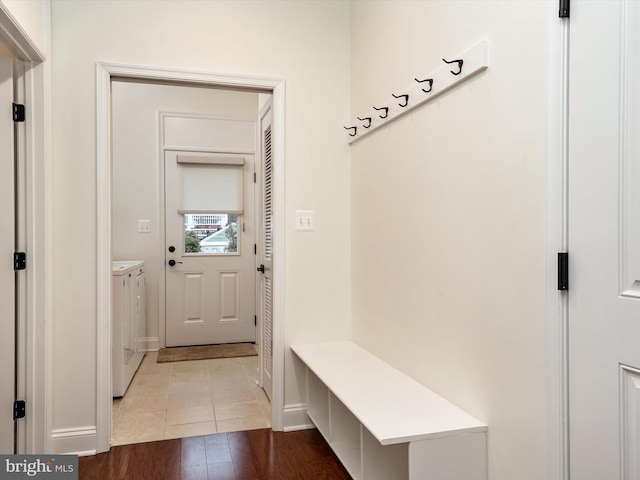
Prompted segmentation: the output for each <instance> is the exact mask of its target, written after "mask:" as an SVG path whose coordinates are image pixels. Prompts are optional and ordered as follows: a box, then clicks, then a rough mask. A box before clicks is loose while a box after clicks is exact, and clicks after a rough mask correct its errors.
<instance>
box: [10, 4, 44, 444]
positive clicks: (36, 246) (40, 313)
mask: <svg viewBox="0 0 640 480" xmlns="http://www.w3.org/2000/svg"><path fill="white" fill-rule="evenodd" d="M42 20H43V24H44V25H45V29H46V32H45V38H46V39H47V41H48V38H49V31H48V28H49V25H50V10H49V8H48V7H46V6H45V9H44V11H43V19H42ZM0 39H1V40H2V42H3V43H4V44H5V45H6V46H7V48H8V49H9V50H10V51H11V52H12V53H13V55H14V56H15V57H16V59H17V60H18V83H19V86H18V92H17V94H18V96H19V98H20V101H23V102H24V104H25V110H26V112H25V113H26V118H27V121H26V122H25V124H24V129H22V131H21V133H20V136H19V138H18V142H19V148H20V149H22V150H23V151H22V152H19V155H20V161H21V162H23V165H22V166H21V168H23V171H24V184H23V185H24V189H25V191H24V194H23V195H22V199H23V200H24V202H25V205H24V206H23V211H20V212H19V215H20V216H21V218H23V221H24V225H23V227H22V229H23V231H22V238H21V240H20V242H21V245H24V247H25V249H26V251H27V253H28V268H27V270H26V271H25V272H24V273H25V276H26V280H23V281H22V283H21V287H24V290H25V292H24V294H22V293H21V295H24V297H23V298H21V299H20V303H21V305H23V306H24V310H25V311H24V315H23V317H22V318H21V320H20V321H21V325H20V327H19V331H20V332H21V337H22V338H20V339H19V344H18V355H19V362H18V368H19V370H18V375H19V376H18V386H17V387H18V393H19V395H20V396H21V397H23V398H24V399H25V400H26V401H27V417H26V418H25V419H24V421H23V423H22V424H21V425H19V427H18V453H43V452H49V451H51V446H50V441H49V439H50V432H51V410H52V400H51V399H52V378H53V373H52V363H53V362H52V358H53V354H52V352H53V348H52V335H51V316H52V310H53V308H52V293H51V292H52V285H53V280H52V269H51V266H52V258H53V256H52V251H53V247H52V245H53V244H52V235H51V231H52V223H51V219H52V208H51V205H52V202H51V198H52V189H51V185H52V182H51V178H52V176H51V158H52V153H51V151H52V146H51V128H50V125H51V108H50V103H51V70H50V65H49V63H48V62H47V63H43V61H44V60H45V56H44V54H43V53H42V52H41V51H40V50H39V49H38V47H37V46H36V45H35V44H34V43H33V41H32V40H31V39H30V38H29V36H28V35H27V34H26V32H25V31H24V29H23V28H22V27H21V26H20V25H19V23H18V22H17V20H16V19H15V18H14V17H13V16H12V15H11V13H10V12H9V10H8V9H7V8H6V6H5V5H3V4H2V3H1V2H0ZM20 208H22V207H20Z"/></svg>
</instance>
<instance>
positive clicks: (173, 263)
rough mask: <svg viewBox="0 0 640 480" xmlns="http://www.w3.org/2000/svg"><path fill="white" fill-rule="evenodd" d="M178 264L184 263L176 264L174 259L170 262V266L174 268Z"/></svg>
mask: <svg viewBox="0 0 640 480" xmlns="http://www.w3.org/2000/svg"><path fill="white" fill-rule="evenodd" d="M176 263H182V262H176V261H175V260H174V259H173V258H172V259H171V260H169V266H170V267H173V266H174V265H175V264H176Z"/></svg>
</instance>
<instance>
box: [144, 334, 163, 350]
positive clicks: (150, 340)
mask: <svg viewBox="0 0 640 480" xmlns="http://www.w3.org/2000/svg"><path fill="white" fill-rule="evenodd" d="M140 342H142V345H140V347H141V348H140V350H142V351H143V352H157V351H158V350H159V349H160V347H159V345H160V339H159V338H158V337H147V338H143V339H142V340H140Z"/></svg>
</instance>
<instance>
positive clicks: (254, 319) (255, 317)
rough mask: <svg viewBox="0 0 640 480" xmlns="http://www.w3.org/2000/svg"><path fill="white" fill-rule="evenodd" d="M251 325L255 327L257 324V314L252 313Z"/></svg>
mask: <svg viewBox="0 0 640 480" xmlns="http://www.w3.org/2000/svg"><path fill="white" fill-rule="evenodd" d="M253 326H254V327H257V326H258V316H257V315H254V316H253Z"/></svg>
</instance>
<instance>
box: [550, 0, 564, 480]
mask: <svg viewBox="0 0 640 480" xmlns="http://www.w3.org/2000/svg"><path fill="white" fill-rule="evenodd" d="M548 15H549V37H548V43H549V63H548V65H549V77H548V79H547V82H548V89H549V90H548V91H549V94H548V105H547V111H548V122H547V151H546V179H545V185H546V192H545V196H546V198H545V203H546V205H545V217H546V220H545V223H546V225H545V318H546V322H545V324H546V325H545V326H546V328H545V331H546V335H545V344H546V352H545V356H546V367H545V370H546V389H547V394H546V410H547V435H546V457H547V476H546V478H547V479H548V480H568V478H569V477H568V465H569V460H568V455H569V452H568V424H567V418H568V410H567V401H568V394H567V388H568V381H567V359H566V358H567V332H566V325H567V306H568V302H567V293H566V292H559V291H558V290H557V254H558V252H566V251H567V226H568V223H567V222H568V218H567V201H566V198H567V169H566V166H567V162H568V152H567V142H568V133H567V127H568V124H567V120H568V117H567V105H568V103H567V102H568V83H567V81H568V76H567V73H568V72H567V67H568V59H569V56H568V55H569V52H568V28H569V26H568V25H569V24H568V22H567V21H566V20H564V19H560V18H558V11H557V4H553V3H551V2H550V3H549V13H548Z"/></svg>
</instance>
